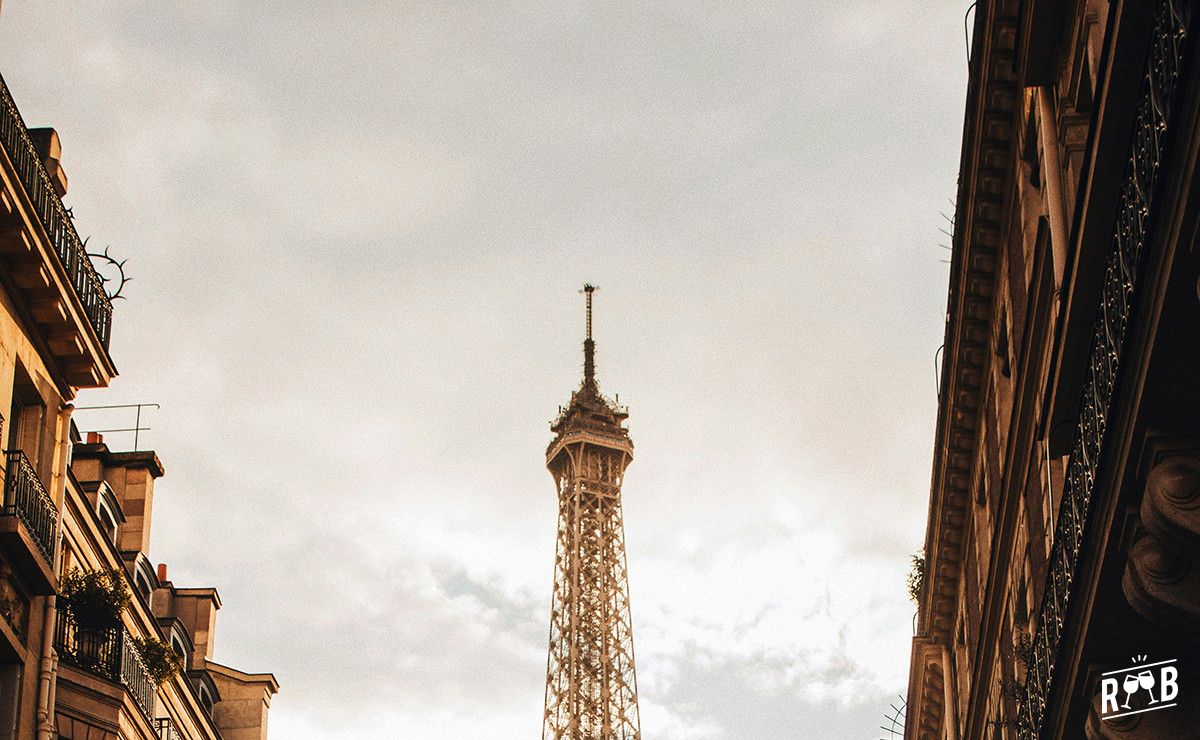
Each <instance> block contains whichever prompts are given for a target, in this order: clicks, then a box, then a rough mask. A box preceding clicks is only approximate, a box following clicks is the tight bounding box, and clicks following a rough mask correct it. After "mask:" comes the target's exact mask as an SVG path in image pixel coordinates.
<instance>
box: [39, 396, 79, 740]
mask: <svg viewBox="0 0 1200 740" xmlns="http://www.w3.org/2000/svg"><path fill="white" fill-rule="evenodd" d="M74 410H75V407H74V406H73V405H72V404H69V403H68V404H64V405H63V406H61V407H59V410H58V430H57V433H58V449H57V450H55V460H54V473H53V476H52V477H51V479H50V486H51V488H50V490H51V492H58V491H62V496H61V498H60V500H59V501H58V502H57V503H58V522H57V531H58V532H59V534H60V535H61V534H62V519H63V515H62V513H63V508H64V507H65V506H66V469H67V464H68V463H67V458H68V456H69V455H70V452H71V412H72V411H74ZM59 541H60V542H61V537H60V538H59ZM56 544H57V543H56ZM61 557H62V548H61V547H57V546H56V547H55V548H54V562H53V563H52V565H53V568H54V572H55V573H57V572H58V570H59V567H58V566H59V561H60V558H61ZM42 615H43V617H42V656H41V661H40V671H39V674H38V701H37V737H38V740H55V738H56V737H57V736H58V731H57V730H56V729H55V727H54V693H55V691H54V690H55V688H56V686H55V683H56V681H55V674H56V673H57V671H58V656H57V655H55V654H54V628H55V625H56V624H57V623H58V605H57V599H56V596H55V595H54V594H51V595H49V596H47V597H46V608H45V609H44V610H43V611H42Z"/></svg>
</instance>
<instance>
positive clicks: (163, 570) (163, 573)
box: [158, 563, 167, 583]
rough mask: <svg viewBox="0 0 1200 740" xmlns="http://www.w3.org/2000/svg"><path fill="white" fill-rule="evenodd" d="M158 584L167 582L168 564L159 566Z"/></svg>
mask: <svg viewBox="0 0 1200 740" xmlns="http://www.w3.org/2000/svg"><path fill="white" fill-rule="evenodd" d="M158 582H159V583H166V582H167V564H166V563H159V564H158Z"/></svg>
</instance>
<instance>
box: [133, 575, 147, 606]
mask: <svg viewBox="0 0 1200 740" xmlns="http://www.w3.org/2000/svg"><path fill="white" fill-rule="evenodd" d="M133 580H134V584H135V585H136V586H137V590H138V593H140V594H141V595H142V598H144V599H145V600H146V603H147V604H149V603H150V584H149V582H147V581H146V576H144V575H142V574H141V573H140V572H139V573H138V574H137V576H135V577H134V579H133Z"/></svg>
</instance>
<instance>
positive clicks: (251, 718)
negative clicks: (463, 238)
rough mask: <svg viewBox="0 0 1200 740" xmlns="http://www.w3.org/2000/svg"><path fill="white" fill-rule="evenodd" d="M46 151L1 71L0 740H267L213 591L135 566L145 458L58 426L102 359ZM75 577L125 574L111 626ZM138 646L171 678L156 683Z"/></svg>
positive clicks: (46, 143)
mask: <svg viewBox="0 0 1200 740" xmlns="http://www.w3.org/2000/svg"><path fill="white" fill-rule="evenodd" d="M61 156H62V155H61V148H60V145H59V141H58V137H57V135H56V134H55V133H54V131H52V130H49V129H42V130H29V129H28V128H26V126H25V123H24V121H23V119H22V117H21V114H20V113H19V111H18V110H17V107H16V105H15V103H14V102H13V99H12V97H11V95H10V94H9V90H8V88H7V86H6V85H5V84H4V82H3V80H2V79H0V417H3V420H2V422H0V435H2V440H3V443H4V457H5V463H4V466H3V481H4V483H3V492H4V498H3V508H0V740H6V739H8V738H14V739H15V738H21V739H25V738H38V740H54V739H55V738H63V739H66V740H116V739H118V738H121V739H123V740H201V739H205V740H216V739H217V738H224V740H265V738H266V737H267V710H268V707H269V706H270V701H271V697H272V696H273V695H274V694H275V693H276V691H277V690H278V685H277V684H276V682H275V679H274V677H273V676H272V675H271V674H267V673H262V674H251V673H244V672H242V671H238V670H235V669H233V668H229V667H227V666H223V665H220V664H218V663H215V662H213V660H212V656H213V640H214V628H215V624H216V612H217V610H218V609H219V608H220V606H221V599H220V597H219V596H218V594H217V592H216V590H215V589H212V588H182V587H177V586H175V584H173V583H172V582H171V581H170V580H168V578H167V572H166V568H165V567H164V566H158V567H157V568H156V567H153V566H152V564H151V561H150V559H149V555H150V524H151V521H152V517H151V515H152V511H153V501H154V487H155V482H156V481H157V479H158V478H160V477H161V476H162V475H163V466H162V463H161V462H160V461H159V459H158V456H157V455H156V454H155V453H154V452H148V451H137V452H118V451H112V450H110V449H109V448H108V446H107V445H106V444H105V443H104V441H103V439H102V438H101V437H100V436H99V435H89V436H88V438H87V439H86V440H85V439H83V438H81V436H80V435H79V433H78V432H77V431H75V427H74V424H73V423H72V420H71V412H72V410H73V406H72V403H71V402H72V400H73V399H74V398H75V396H76V394H77V393H78V391H79V390H80V389H85V388H101V387H104V386H106V385H107V384H108V383H109V381H110V380H111V379H112V378H113V377H114V376H115V374H116V369H115V367H114V365H113V361H112V359H111V358H110V356H109V351H108V344H109V332H110V327H111V321H112V305H111V301H110V300H109V298H108V296H107V295H106V294H105V292H104V285H103V283H102V281H101V280H100V278H99V277H98V275H97V273H96V271H95V269H94V267H93V265H92V263H91V261H90V259H89V257H88V256H87V254H86V252H85V249H84V247H83V244H82V242H81V240H80V238H79V236H78V234H77V233H76V231H75V226H74V224H73V222H72V218H71V215H70V213H69V212H68V211H67V210H66V209H65V208H64V206H63V203H62V200H61V198H62V196H63V195H64V194H65V193H66V189H67V178H66V175H65V174H64V171H63V169H62V166H61V164H60V159H61ZM86 572H91V573H105V572H107V573H119V574H121V576H120V580H121V581H123V582H124V583H125V584H127V585H126V586H125V588H126V589H127V591H128V592H129V593H130V600H129V603H128V606H126V607H124V608H123V609H120V610H119V612H118V613H119V617H117V621H116V623H115V624H112V625H109V626H106V627H103V628H98V627H96V626H94V625H85V624H83V623H82V622H80V621H78V620H76V619H75V618H74V617H72V616H71V612H69V611H67V610H65V608H64V601H65V600H64V597H63V595H62V590H61V587H62V584H63V583H64V579H66V578H67V577H68V575H69V574H72V573H86ZM147 640H150V641H154V642H156V643H157V644H158V645H160V646H163V648H164V649H168V648H169V650H170V651H172V652H174V653H175V654H176V655H178V656H179V658H180V662H181V663H182V666H183V668H182V670H179V671H177V672H175V673H174V674H173V675H169V676H167V677H166V678H165V679H164V680H162V682H161V683H159V682H158V681H157V680H155V679H154V678H153V677H152V670H151V665H152V664H153V661H152V660H150V659H149V658H147V657H146V656H147V655H148V653H147V652H146V648H145V647H142V644H143V643H144V641H147Z"/></svg>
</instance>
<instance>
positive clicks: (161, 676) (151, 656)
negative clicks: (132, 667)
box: [133, 637, 183, 686]
mask: <svg viewBox="0 0 1200 740" xmlns="http://www.w3.org/2000/svg"><path fill="white" fill-rule="evenodd" d="M133 642H134V644H135V645H137V650H138V654H139V655H141V656H142V662H143V663H145V664H146V670H147V672H149V673H150V678H152V679H153V680H154V683H155V684H156V685H158V686H162V685H163V683H165V682H166V681H169V680H171V679H172V678H174V677H175V674H177V673H179V672H180V671H182V670H183V656H181V655H180V654H179V653H177V652H175V651H174V650H173V649H172V648H171V646H170V645H168V644H167V643H165V642H163V641H162V640H160V639H158V638H157V637H147V638H145V639H142V638H140V637H139V638H135V639H134V641H133Z"/></svg>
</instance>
